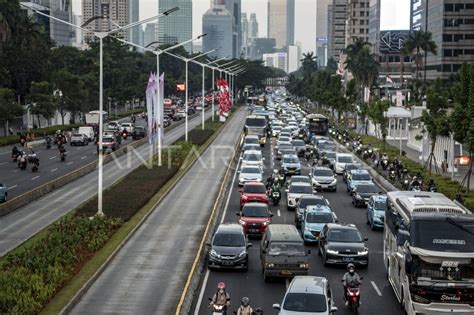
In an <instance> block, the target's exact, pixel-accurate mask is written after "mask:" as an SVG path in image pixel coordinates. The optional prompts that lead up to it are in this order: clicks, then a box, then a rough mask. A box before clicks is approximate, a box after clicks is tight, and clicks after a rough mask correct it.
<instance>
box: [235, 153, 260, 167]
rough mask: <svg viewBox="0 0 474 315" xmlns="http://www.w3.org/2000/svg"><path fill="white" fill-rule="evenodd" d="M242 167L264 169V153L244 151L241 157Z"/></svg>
mask: <svg viewBox="0 0 474 315" xmlns="http://www.w3.org/2000/svg"><path fill="white" fill-rule="evenodd" d="M241 160H242V167H244V166H259V167H262V168H263V161H264V160H265V158H264V157H263V156H262V151H257V150H248V151H244V154H243V155H242V157H241Z"/></svg>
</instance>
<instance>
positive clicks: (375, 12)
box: [369, 0, 382, 53]
mask: <svg viewBox="0 0 474 315" xmlns="http://www.w3.org/2000/svg"><path fill="white" fill-rule="evenodd" d="M381 2H382V0H370V2H369V43H371V44H372V46H371V48H372V52H373V53H378V51H379V44H380V30H381V29H380V14H381V12H380V9H381V6H380V4H381Z"/></svg>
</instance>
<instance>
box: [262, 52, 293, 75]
mask: <svg viewBox="0 0 474 315" xmlns="http://www.w3.org/2000/svg"><path fill="white" fill-rule="evenodd" d="M263 62H264V65H265V67H273V68H277V69H281V70H283V71H285V72H288V54H287V53H284V52H278V53H273V54H263Z"/></svg>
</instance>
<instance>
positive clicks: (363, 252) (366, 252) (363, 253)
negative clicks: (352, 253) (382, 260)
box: [357, 248, 369, 256]
mask: <svg viewBox="0 0 474 315" xmlns="http://www.w3.org/2000/svg"><path fill="white" fill-rule="evenodd" d="M368 253H369V250H368V249H367V248H366V249H364V250H363V251H361V252H357V255H359V256H365V255H367V254H368Z"/></svg>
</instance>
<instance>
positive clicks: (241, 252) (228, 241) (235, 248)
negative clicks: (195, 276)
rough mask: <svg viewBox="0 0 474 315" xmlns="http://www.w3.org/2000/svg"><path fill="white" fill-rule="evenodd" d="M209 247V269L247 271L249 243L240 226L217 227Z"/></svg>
mask: <svg viewBox="0 0 474 315" xmlns="http://www.w3.org/2000/svg"><path fill="white" fill-rule="evenodd" d="M207 245H208V247H209V258H208V268H209V269H241V270H247V269H248V263H249V253H248V248H249V247H250V246H252V244H251V243H249V242H248V241H247V238H246V236H245V233H244V230H243V228H242V226H241V225H240V224H235V223H227V224H221V225H219V226H218V227H217V230H216V232H215V233H214V236H213V237H212V241H211V243H208V244H207Z"/></svg>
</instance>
